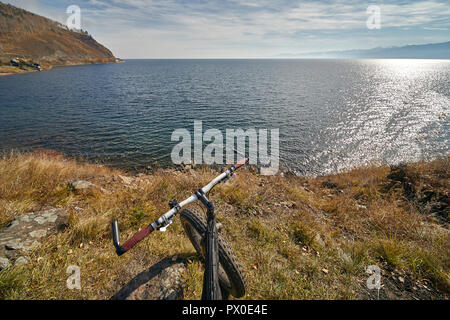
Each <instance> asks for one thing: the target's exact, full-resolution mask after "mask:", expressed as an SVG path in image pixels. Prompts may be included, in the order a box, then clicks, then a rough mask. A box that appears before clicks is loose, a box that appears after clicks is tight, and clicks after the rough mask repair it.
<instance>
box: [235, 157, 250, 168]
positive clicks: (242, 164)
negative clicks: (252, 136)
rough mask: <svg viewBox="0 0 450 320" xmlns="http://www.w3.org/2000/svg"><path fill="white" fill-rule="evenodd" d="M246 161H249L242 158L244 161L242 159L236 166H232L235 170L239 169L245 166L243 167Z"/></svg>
mask: <svg viewBox="0 0 450 320" xmlns="http://www.w3.org/2000/svg"><path fill="white" fill-rule="evenodd" d="M248 161H249V159H248V158H244V159H242V160H241V161H239V162H238V163H236V164H235V165H234V167H235V168H236V169H239V168H240V167H242V166H245V165H246V164H247V162H248Z"/></svg>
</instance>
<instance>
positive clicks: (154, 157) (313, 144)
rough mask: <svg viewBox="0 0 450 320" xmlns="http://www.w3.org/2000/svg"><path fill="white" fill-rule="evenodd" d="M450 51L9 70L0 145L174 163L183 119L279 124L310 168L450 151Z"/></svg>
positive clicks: (294, 165) (222, 124)
mask: <svg viewBox="0 0 450 320" xmlns="http://www.w3.org/2000/svg"><path fill="white" fill-rule="evenodd" d="M449 111H450V60H128V61H126V63H119V64H107V65H88V66H73V67H58V68H54V69H53V70H50V71H45V72H41V73H30V74H23V75H14V76H8V77H0V150H2V151H5V150H10V149H17V150H33V149H37V148H44V149H53V150H58V151H61V152H63V153H65V154H67V155H69V156H73V157H83V158H86V159H89V160H93V161H99V162H101V163H105V164H109V165H112V166H117V167H122V168H140V167H146V166H147V165H151V164H152V163H154V162H155V161H158V163H159V164H162V165H168V164H170V163H171V159H170V153H171V151H172V149H173V147H174V146H175V145H176V144H177V142H172V141H171V134H172V132H173V131H174V130H175V129H178V128H186V129H188V130H190V131H193V126H194V120H201V121H203V129H204V130H207V129H209V128H217V129H219V130H223V131H225V129H227V128H231V129H233V128H242V129H249V128H255V129H258V128H264V129H269V130H270V129H274V128H279V130H280V131H279V136H280V163H281V165H282V166H283V167H285V168H287V169H289V170H291V171H293V172H295V173H297V174H301V175H318V174H327V173H331V172H337V171H340V170H343V169H348V168H351V167H353V166H359V165H363V164H366V163H368V162H373V161H375V162H384V163H390V164H394V163H399V162H404V161H416V160H421V159H428V158H433V157H437V156H448V155H449Z"/></svg>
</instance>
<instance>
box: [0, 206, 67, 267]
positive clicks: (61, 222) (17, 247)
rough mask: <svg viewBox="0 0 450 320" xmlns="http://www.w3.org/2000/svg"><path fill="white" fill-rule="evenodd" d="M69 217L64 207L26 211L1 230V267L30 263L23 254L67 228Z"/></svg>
mask: <svg viewBox="0 0 450 320" xmlns="http://www.w3.org/2000/svg"><path fill="white" fill-rule="evenodd" d="M67 222H68V217H67V214H66V212H65V210H63V209H50V210H46V211H39V212H29V213H25V214H23V215H21V216H19V217H17V218H16V219H14V220H13V221H11V222H10V223H9V224H8V225H7V226H6V227H5V228H3V229H1V230H0V269H1V268H2V267H3V268H4V267H5V266H9V265H10V264H12V262H14V265H25V264H28V259H26V258H25V257H24V256H23V255H24V253H26V251H29V250H31V249H33V248H36V247H38V246H39V245H40V244H41V242H42V240H43V239H44V238H46V237H48V236H49V235H52V234H55V233H57V232H58V231H61V230H63V229H64V228H65V226H66V225H67Z"/></svg>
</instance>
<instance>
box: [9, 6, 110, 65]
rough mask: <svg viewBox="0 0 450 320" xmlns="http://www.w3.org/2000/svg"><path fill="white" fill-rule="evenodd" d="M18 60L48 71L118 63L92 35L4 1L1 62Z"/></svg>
mask: <svg viewBox="0 0 450 320" xmlns="http://www.w3.org/2000/svg"><path fill="white" fill-rule="evenodd" d="M16 57H19V58H22V59H26V60H31V61H33V62H34V63H38V64H41V65H42V66H43V67H44V68H48V67H51V66H57V65H77V64H90V63H109V62H115V61H116V59H115V57H114V55H113V54H112V53H111V51H110V50H108V49H107V48H105V47H104V46H102V45H101V44H99V43H98V42H97V41H95V40H94V39H93V38H92V37H91V36H90V35H89V34H87V33H84V32H74V31H70V30H68V29H67V28H66V27H65V26H63V25H61V24H60V23H58V22H55V21H52V20H50V19H47V18H44V17H41V16H38V15H36V14H33V13H31V12H28V11H25V10H22V9H19V8H16V7H14V6H12V5H9V4H4V3H1V2H0V61H2V62H3V63H7V62H9V60H10V59H13V58H16Z"/></svg>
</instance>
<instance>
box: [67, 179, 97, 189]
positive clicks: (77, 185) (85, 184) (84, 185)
mask: <svg viewBox="0 0 450 320" xmlns="http://www.w3.org/2000/svg"><path fill="white" fill-rule="evenodd" d="M69 187H71V188H72V189H73V190H87V189H93V188H97V186H96V185H95V184H93V183H90V182H89V181H84V180H74V181H71V182H69Z"/></svg>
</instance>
